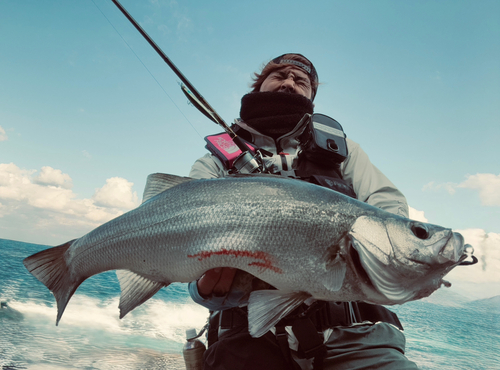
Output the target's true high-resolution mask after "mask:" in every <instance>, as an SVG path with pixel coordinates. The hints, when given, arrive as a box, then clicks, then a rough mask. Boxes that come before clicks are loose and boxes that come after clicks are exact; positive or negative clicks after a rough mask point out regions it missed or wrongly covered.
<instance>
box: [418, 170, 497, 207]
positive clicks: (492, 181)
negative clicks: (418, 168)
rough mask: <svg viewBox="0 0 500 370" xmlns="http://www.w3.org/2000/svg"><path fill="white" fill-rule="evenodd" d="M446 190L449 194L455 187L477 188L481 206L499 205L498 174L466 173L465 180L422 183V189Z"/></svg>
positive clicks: (453, 191) (452, 192) (454, 190)
mask: <svg viewBox="0 0 500 370" xmlns="http://www.w3.org/2000/svg"><path fill="white" fill-rule="evenodd" d="M441 189H444V190H446V191H447V192H448V193H449V194H450V195H454V194H455V193H456V191H457V189H477V190H479V198H480V199H481V204H482V205H483V206H493V207H498V206H500V174H499V175H494V174H492V173H478V174H475V175H467V180H465V181H462V182H461V183H459V184H457V183H453V182H446V183H442V184H437V183H435V182H434V181H432V182H430V183H428V184H426V185H424V187H423V188H422V191H439V190H441Z"/></svg>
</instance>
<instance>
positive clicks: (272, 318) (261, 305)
mask: <svg viewBox="0 0 500 370" xmlns="http://www.w3.org/2000/svg"><path fill="white" fill-rule="evenodd" d="M310 297H311V295H310V294H308V293H304V292H294V293H285V294H283V293H282V292H280V291H279V290H257V291H254V292H252V293H251V294H250V299H249V302H248V330H249V332H250V335H251V336H252V337H254V338H258V337H261V336H263V335H264V334H266V333H267V332H268V331H269V330H271V328H272V327H273V326H275V325H276V324H277V323H278V322H279V321H280V320H281V319H282V318H283V317H285V316H286V315H288V314H289V313H290V312H292V311H293V310H294V309H295V308H297V307H298V306H300V305H301V304H302V303H304V302H305V301H306V300H307V299H308V298H310Z"/></svg>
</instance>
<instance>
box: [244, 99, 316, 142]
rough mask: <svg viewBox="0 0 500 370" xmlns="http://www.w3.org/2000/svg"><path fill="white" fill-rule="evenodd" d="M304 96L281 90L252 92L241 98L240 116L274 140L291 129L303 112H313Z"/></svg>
mask: <svg viewBox="0 0 500 370" xmlns="http://www.w3.org/2000/svg"><path fill="white" fill-rule="evenodd" d="M313 108H314V106H313V103H312V101H311V100H309V99H308V98H306V97H305V96H302V95H299V94H290V93H283V92H268V91H266V92H253V93H250V94H246V95H245V96H243V98H242V99H241V110H240V118H241V119H242V120H243V121H244V122H245V123H246V124H247V125H248V126H250V127H252V128H254V129H255V130H257V131H259V132H260V133H262V134H264V135H267V136H270V137H272V138H273V139H274V140H276V139H277V138H279V137H280V136H283V135H285V134H286V133H288V132H290V131H292V130H293V129H294V127H295V126H296V125H297V123H298V122H299V121H300V119H301V118H302V117H304V114H306V113H309V114H312V113H313Z"/></svg>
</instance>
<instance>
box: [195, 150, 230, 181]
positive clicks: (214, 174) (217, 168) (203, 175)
mask: <svg viewBox="0 0 500 370" xmlns="http://www.w3.org/2000/svg"><path fill="white" fill-rule="evenodd" d="M226 172H227V171H225V170H224V166H223V164H222V162H221V161H220V160H219V159H218V158H217V157H215V156H213V155H212V154H210V153H207V154H205V155H204V156H203V157H201V158H200V159H198V160H197V161H196V162H194V164H193V166H192V167H191V171H190V172H189V177H192V178H193V179H215V178H218V177H224V175H225V174H226Z"/></svg>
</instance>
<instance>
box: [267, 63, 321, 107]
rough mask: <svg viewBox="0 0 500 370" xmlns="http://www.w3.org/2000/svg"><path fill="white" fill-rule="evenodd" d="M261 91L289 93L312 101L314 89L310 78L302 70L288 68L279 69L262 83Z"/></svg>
mask: <svg viewBox="0 0 500 370" xmlns="http://www.w3.org/2000/svg"><path fill="white" fill-rule="evenodd" d="M260 91H261V92H264V91H272V92H288V93H292V94H299V95H302V96H305V97H306V98H308V99H311V96H312V87H311V81H310V80H309V76H308V75H307V74H306V73H305V72H304V71H302V70H301V69H299V68H297V67H294V66H287V67H283V68H281V69H278V70H276V71H274V72H272V73H271V74H269V76H267V78H266V79H265V80H264V82H262V85H261V86H260Z"/></svg>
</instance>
